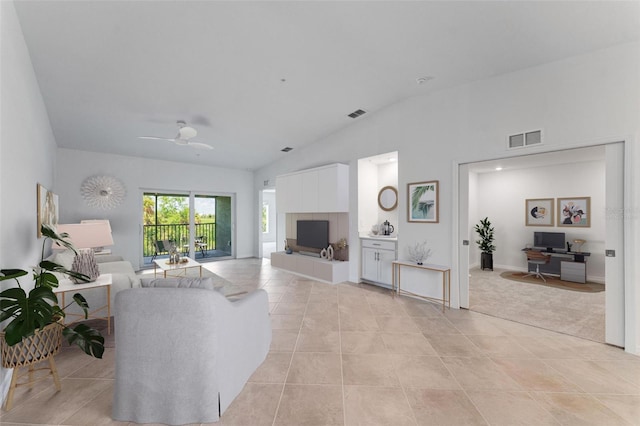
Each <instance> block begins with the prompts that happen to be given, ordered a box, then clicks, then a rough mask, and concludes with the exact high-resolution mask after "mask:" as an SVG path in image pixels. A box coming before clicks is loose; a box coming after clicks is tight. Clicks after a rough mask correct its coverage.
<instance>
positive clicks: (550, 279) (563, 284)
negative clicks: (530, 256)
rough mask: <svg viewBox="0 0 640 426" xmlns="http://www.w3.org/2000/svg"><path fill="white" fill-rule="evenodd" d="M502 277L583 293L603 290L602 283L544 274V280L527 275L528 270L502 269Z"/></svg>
mask: <svg viewBox="0 0 640 426" xmlns="http://www.w3.org/2000/svg"><path fill="white" fill-rule="evenodd" d="M500 276H501V277H502V278H506V279H508V280H512V281H518V282H521V283H527V284H536V285H544V286H548V287H555V288H561V289H564V290H571V291H581V292H585V293H598V292H601V291H604V284H599V283H594V282H591V281H587V282H586V283H584V284H583V283H575V282H571V281H563V280H561V279H560V278H558V277H554V276H549V275H545V276H544V278H545V280H546V281H543V280H542V279H540V278H536V277H534V276H532V275H529V273H528V272H516V271H504V272H503V273H501V274H500Z"/></svg>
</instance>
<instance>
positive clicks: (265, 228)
mask: <svg viewBox="0 0 640 426" xmlns="http://www.w3.org/2000/svg"><path fill="white" fill-rule="evenodd" d="M277 223H278V220H277V214H276V190H275V189H264V190H262V203H261V210H260V226H259V230H258V234H259V236H258V238H259V241H260V242H261V243H260V246H261V249H262V250H261V251H262V253H261V256H262V258H263V259H271V253H273V252H275V251H277V248H276V245H277V244H276V240H277Z"/></svg>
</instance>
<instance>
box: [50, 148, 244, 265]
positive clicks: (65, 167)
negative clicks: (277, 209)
mask: <svg viewBox="0 0 640 426" xmlns="http://www.w3.org/2000/svg"><path fill="white" fill-rule="evenodd" d="M57 161H58V173H57V174H56V183H55V188H54V189H55V192H56V193H57V194H58V195H59V197H60V198H59V202H60V223H75V222H79V221H80V220H82V219H109V220H110V221H111V228H112V230H113V239H114V243H115V244H114V246H113V247H111V249H112V252H113V253H114V254H119V255H121V256H123V257H124V258H125V259H126V260H129V261H131V263H132V264H133V265H134V267H135V266H136V265H139V264H140V262H141V256H142V252H141V251H142V242H141V225H142V193H143V192H144V191H148V190H169V191H177V192H178V191H194V192H198V193H203V194H207V193H216V194H219V195H231V194H235V212H236V222H235V223H234V226H235V228H236V241H234V242H233V246H235V247H236V256H237V257H238V258H243V257H252V256H254V253H255V252H256V249H257V232H256V225H257V224H256V220H255V217H257V203H256V202H255V201H254V198H253V194H254V191H253V174H252V173H251V172H248V171H244V170H232V169H222V168H217V167H206V166H197V165H192V164H183V163H174V162H169V161H160V160H151V159H145V158H136V157H124V156H118V155H110V154H101V153H95V152H86V151H77V150H70V149H59V150H58V151H57ZM94 175H109V176H113V177H116V178H118V179H120V180H121V181H122V182H123V183H124V185H125V187H126V188H127V195H126V197H125V200H124V202H123V204H122V205H121V206H120V207H118V208H117V209H115V210H107V211H102V210H98V209H96V208H93V207H89V206H88V205H87V204H86V203H85V201H84V200H83V199H82V197H81V195H80V185H81V184H82V182H83V181H84V180H85V179H86V178H88V177H90V176H94Z"/></svg>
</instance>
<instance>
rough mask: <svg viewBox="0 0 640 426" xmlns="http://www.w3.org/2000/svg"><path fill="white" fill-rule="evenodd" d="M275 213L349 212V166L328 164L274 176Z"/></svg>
mask: <svg viewBox="0 0 640 426" xmlns="http://www.w3.org/2000/svg"><path fill="white" fill-rule="evenodd" d="M276 206H277V209H278V212H279V213H336V212H348V211H349V166H347V165H345V164H339V163H337V164H330V165H328V166H322V167H316V168H313V169H308V170H302V171H299V172H295V173H289V174H286V175H281V176H278V177H276Z"/></svg>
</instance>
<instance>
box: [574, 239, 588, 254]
mask: <svg viewBox="0 0 640 426" xmlns="http://www.w3.org/2000/svg"><path fill="white" fill-rule="evenodd" d="M586 242H587V241H586V240H581V239H575V240H573V245H574V247H575V248H574V249H573V251H574V252H576V253H580V252H582V246H583V245H584V243H586Z"/></svg>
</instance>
